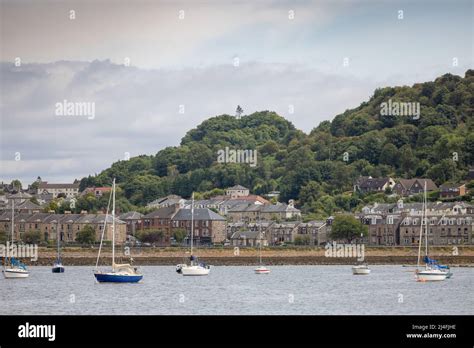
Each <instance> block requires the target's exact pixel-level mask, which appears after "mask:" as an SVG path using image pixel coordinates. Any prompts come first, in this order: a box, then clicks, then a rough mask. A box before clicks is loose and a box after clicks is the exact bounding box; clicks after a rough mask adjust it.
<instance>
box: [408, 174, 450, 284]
mask: <svg viewBox="0 0 474 348" xmlns="http://www.w3.org/2000/svg"><path fill="white" fill-rule="evenodd" d="M423 224H424V225H423ZM423 227H425V228H424V230H425V258H424V261H425V269H422V270H420V269H419V268H420V260H421V244H422V241H423ZM427 260H429V257H428V216H427V199H426V181H425V186H424V194H423V211H422V214H421V224H420V239H419V241H418V261H417V264H416V271H415V275H416V279H417V281H419V282H427V281H442V280H445V279H446V278H447V276H448V272H447V271H445V270H442V269H440V268H439V267H437V266H436V265H434V264H432V263H430V262H426V261H427Z"/></svg>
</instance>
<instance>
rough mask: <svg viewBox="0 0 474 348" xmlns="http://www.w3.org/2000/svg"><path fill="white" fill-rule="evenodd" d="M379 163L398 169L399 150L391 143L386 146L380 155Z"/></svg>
mask: <svg viewBox="0 0 474 348" xmlns="http://www.w3.org/2000/svg"><path fill="white" fill-rule="evenodd" d="M379 162H380V163H381V164H388V165H391V166H394V167H396V166H397V164H398V149H397V148H396V146H395V145H393V144H391V143H388V144H385V145H384V147H383V148H382V152H381V153H380V159H379Z"/></svg>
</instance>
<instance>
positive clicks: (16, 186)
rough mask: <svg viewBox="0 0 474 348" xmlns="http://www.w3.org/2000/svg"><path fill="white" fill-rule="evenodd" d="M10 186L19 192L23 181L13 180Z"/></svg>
mask: <svg viewBox="0 0 474 348" xmlns="http://www.w3.org/2000/svg"><path fill="white" fill-rule="evenodd" d="M10 185H11V186H12V187H13V190H14V191H17V190H18V191H19V190H21V188H22V185H21V181H20V180H18V179H15V180H12V182H11V184H10Z"/></svg>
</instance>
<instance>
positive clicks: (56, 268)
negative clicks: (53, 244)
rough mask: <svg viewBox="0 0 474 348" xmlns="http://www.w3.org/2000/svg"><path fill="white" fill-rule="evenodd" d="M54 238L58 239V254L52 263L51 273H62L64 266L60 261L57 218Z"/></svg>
mask: <svg viewBox="0 0 474 348" xmlns="http://www.w3.org/2000/svg"><path fill="white" fill-rule="evenodd" d="M56 237H57V238H56V239H57V240H58V256H57V258H56V262H55V263H54V265H53V269H52V271H53V273H64V271H65V268H64V266H63V264H62V262H61V253H60V252H59V219H58V223H57V227H56Z"/></svg>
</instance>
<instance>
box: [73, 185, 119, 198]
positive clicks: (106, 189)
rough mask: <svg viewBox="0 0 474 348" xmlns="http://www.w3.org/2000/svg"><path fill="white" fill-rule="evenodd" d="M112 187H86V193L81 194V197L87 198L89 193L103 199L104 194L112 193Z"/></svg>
mask: <svg viewBox="0 0 474 348" xmlns="http://www.w3.org/2000/svg"><path fill="white" fill-rule="evenodd" d="M111 191H112V187H108V186H102V187H86V188H85V189H84V191H82V192H81V196H85V195H87V194H89V193H92V194H93V195H94V196H95V197H96V198H100V197H102V196H103V195H104V194H106V193H108V192H111Z"/></svg>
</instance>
